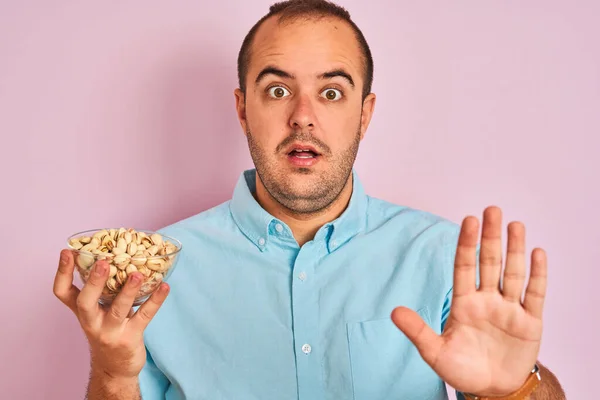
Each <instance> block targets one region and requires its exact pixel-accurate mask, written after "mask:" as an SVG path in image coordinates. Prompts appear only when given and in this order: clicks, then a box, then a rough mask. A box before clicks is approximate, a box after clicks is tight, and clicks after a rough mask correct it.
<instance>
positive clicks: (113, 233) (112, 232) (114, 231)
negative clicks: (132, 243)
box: [108, 229, 119, 242]
mask: <svg viewBox="0 0 600 400" xmlns="http://www.w3.org/2000/svg"><path fill="white" fill-rule="evenodd" d="M108 233H109V235H110V237H111V238H112V240H114V241H115V242H116V241H117V239H119V238H118V237H117V235H118V234H119V231H118V230H117V229H111V230H110V231H108Z"/></svg>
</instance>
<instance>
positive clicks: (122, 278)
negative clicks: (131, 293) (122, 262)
mask: <svg viewBox="0 0 600 400" xmlns="http://www.w3.org/2000/svg"><path fill="white" fill-rule="evenodd" d="M115 278H116V279H117V282H119V284H120V285H124V284H125V282H127V272H125V271H117V275H115Z"/></svg>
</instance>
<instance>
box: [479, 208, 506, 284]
mask: <svg viewBox="0 0 600 400" xmlns="http://www.w3.org/2000/svg"><path fill="white" fill-rule="evenodd" d="M479 271H480V276H481V285H480V286H479V289H480V290H483V291H498V289H499V285H500V273H501V272H502V211H501V210H500V209H499V208H498V207H488V208H486V209H485V211H484V212H483V223H482V229H481V250H480V253H479Z"/></svg>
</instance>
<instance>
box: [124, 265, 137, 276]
mask: <svg viewBox="0 0 600 400" xmlns="http://www.w3.org/2000/svg"><path fill="white" fill-rule="evenodd" d="M125 272H127V275H131V274H133V273H135V272H138V269H137V268H136V266H135V265H133V264H129V265H128V266H127V268H125Z"/></svg>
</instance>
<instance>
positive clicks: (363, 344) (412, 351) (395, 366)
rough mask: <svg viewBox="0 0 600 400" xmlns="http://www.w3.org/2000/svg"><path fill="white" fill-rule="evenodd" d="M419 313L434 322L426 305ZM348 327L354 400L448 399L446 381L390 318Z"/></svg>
mask: <svg viewBox="0 0 600 400" xmlns="http://www.w3.org/2000/svg"><path fill="white" fill-rule="evenodd" d="M417 313H418V314H419V315H420V316H421V317H422V318H423V319H424V320H425V322H426V323H427V324H430V323H431V321H430V318H429V313H428V310H427V307H424V308H422V309H420V310H418V311H417ZM346 327H347V335H348V347H349V351H350V363H351V369H352V384H353V390H354V400H380V399H381V400H383V399H385V400H396V399H401V400H412V399H414V400H434V399H435V400H437V399H447V397H446V390H445V385H444V383H443V381H442V380H441V379H440V378H439V377H438V376H437V374H436V373H435V372H434V371H433V370H432V369H431V367H429V365H427V363H425V361H423V359H422V358H421V355H420V354H419V352H418V350H417V348H416V347H415V346H414V345H413V344H412V342H411V341H410V340H409V339H408V338H407V337H406V336H405V335H404V333H402V331H400V330H399V329H398V328H397V327H396V325H394V323H393V322H392V320H391V319H390V318H389V317H388V318H382V319H376V320H370V321H361V322H352V323H348V324H347V326H346Z"/></svg>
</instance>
